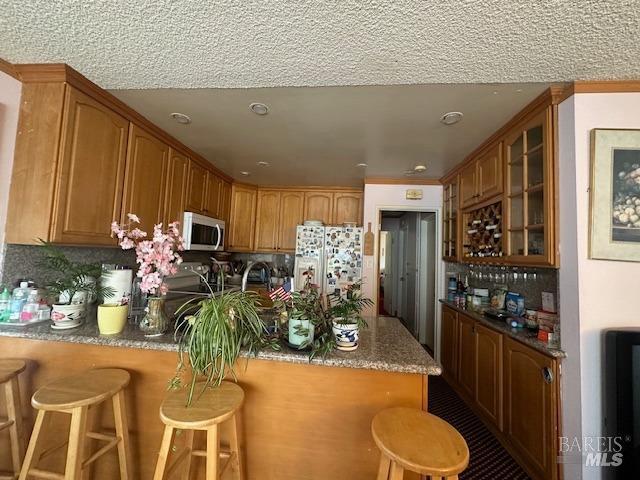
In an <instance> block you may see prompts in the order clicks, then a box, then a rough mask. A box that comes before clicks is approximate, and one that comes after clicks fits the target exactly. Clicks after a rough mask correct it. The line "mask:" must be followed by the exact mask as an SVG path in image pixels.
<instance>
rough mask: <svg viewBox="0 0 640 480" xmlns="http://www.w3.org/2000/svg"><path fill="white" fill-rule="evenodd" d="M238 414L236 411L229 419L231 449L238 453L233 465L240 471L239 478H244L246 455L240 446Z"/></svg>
mask: <svg viewBox="0 0 640 480" xmlns="http://www.w3.org/2000/svg"><path fill="white" fill-rule="evenodd" d="M237 416H238V414H237V413H236V414H235V415H234V416H233V417H231V419H230V420H229V426H230V427H231V428H230V432H229V447H230V449H231V453H235V454H236V459H235V464H234V465H232V467H233V468H234V470H236V471H237V472H238V480H244V455H243V454H242V451H241V448H240V441H239V436H240V433H239V428H238V423H239V422H238V419H237V418H236V417H237Z"/></svg>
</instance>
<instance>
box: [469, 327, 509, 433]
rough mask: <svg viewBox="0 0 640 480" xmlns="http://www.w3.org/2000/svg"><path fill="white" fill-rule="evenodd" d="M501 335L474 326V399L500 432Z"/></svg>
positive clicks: (488, 329) (485, 328)
mask: <svg viewBox="0 0 640 480" xmlns="http://www.w3.org/2000/svg"><path fill="white" fill-rule="evenodd" d="M502 338H503V337H502V334H501V333H500V332H496V331H495V330H491V329H490V328H487V327H485V326H483V325H479V324H476V335H475V353H476V359H475V365H476V372H475V382H476V391H475V395H474V399H475V402H476V405H477V406H478V408H479V409H480V410H481V411H482V412H483V413H484V415H485V416H486V417H487V420H489V421H490V422H491V423H493V424H494V425H495V426H496V427H498V429H499V430H502Z"/></svg>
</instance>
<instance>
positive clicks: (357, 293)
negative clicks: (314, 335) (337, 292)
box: [329, 282, 373, 351]
mask: <svg viewBox="0 0 640 480" xmlns="http://www.w3.org/2000/svg"><path fill="white" fill-rule="evenodd" d="M372 305H373V302H372V301H371V299H369V298H364V297H363V296H362V282H357V283H354V284H353V285H351V286H350V287H349V288H348V290H347V293H346V295H345V296H339V297H334V301H333V302H332V305H331V307H330V308H329V317H330V318H331V320H332V331H333V335H334V336H335V342H336V348H337V349H338V350H343V351H351V350H355V349H356V348H358V339H359V337H360V329H361V328H366V327H367V322H366V321H365V320H364V318H363V317H362V310H363V309H364V308H365V307H369V306H372Z"/></svg>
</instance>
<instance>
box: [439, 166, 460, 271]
mask: <svg viewBox="0 0 640 480" xmlns="http://www.w3.org/2000/svg"><path fill="white" fill-rule="evenodd" d="M442 192H443V209H442V241H443V245H442V256H443V257H444V259H445V260H456V259H457V254H458V252H457V250H456V245H457V239H458V218H457V215H458V177H456V178H455V179H453V180H452V181H451V182H450V183H446V184H445V185H444V187H443V189H442Z"/></svg>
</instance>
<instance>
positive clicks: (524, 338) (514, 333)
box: [440, 300, 567, 358]
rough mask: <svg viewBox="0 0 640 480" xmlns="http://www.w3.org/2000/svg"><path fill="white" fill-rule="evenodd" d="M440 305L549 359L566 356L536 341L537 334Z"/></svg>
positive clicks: (453, 305) (453, 307) (463, 309)
mask: <svg viewBox="0 0 640 480" xmlns="http://www.w3.org/2000/svg"><path fill="white" fill-rule="evenodd" d="M440 303H442V304H443V305H446V306H447V307H449V308H451V309H453V310H455V311H457V312H460V313H464V314H465V315H467V316H468V317H471V318H473V319H474V320H477V321H478V322H480V323H482V324H483V325H486V326H487V327H489V328H492V329H494V330H497V331H499V332H502V333H504V334H506V335H508V336H510V337H511V338H513V339H515V340H518V341H519V342H522V343H524V344H525V345H528V346H530V347H532V348H535V349H536V350H538V351H539V352H542V353H544V354H545V355H549V356H550V357H555V358H565V357H566V356H567V354H566V353H564V352H563V351H562V350H560V349H558V348H553V347H550V346H549V345H548V344H546V343H544V342H541V341H540V340H538V338H537V334H535V333H534V332H531V331H530V330H528V329H526V328H513V327H511V326H509V325H507V324H506V323H505V322H501V321H499V320H495V319H493V318H489V317H486V316H484V315H482V314H480V313H477V312H473V311H471V310H467V309H466V308H459V307H456V306H455V304H453V303H452V302H449V301H447V300H440Z"/></svg>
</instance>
